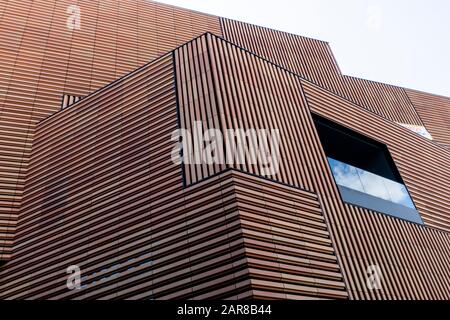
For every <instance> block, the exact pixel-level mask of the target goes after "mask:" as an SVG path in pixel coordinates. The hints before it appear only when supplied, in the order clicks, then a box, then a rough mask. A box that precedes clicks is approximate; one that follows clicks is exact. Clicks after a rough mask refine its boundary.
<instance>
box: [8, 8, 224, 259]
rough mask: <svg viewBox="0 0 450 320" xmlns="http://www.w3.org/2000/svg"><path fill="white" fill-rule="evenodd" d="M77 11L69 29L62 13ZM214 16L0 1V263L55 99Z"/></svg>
mask: <svg viewBox="0 0 450 320" xmlns="http://www.w3.org/2000/svg"><path fill="white" fill-rule="evenodd" d="M73 4H76V5H78V6H79V7H80V10H81V16H80V17H81V29H79V30H77V29H76V30H70V29H68V28H67V20H68V18H69V17H70V14H69V13H68V12H67V9H68V7H69V6H70V5H73ZM206 31H211V32H214V33H215V34H217V35H220V34H221V28H220V23H219V19H218V18H217V17H213V16H210V15H207V14H202V13H197V12H193V11H190V10H185V9H180V8H176V7H173V6H168V5H165V4H161V3H156V2H152V1H144V0H120V1H119V0H108V1H100V0H78V1H72V0H58V1H46V0H35V1H32V0H8V1H0V43H1V46H0V60H1V64H0V143H1V149H0V170H1V171H0V178H1V179H0V260H8V259H9V258H10V255H11V250H12V238H13V234H14V230H15V228H16V221H17V213H18V209H19V206H20V202H21V199H22V194H23V186H24V182H25V177H26V174H27V167H28V163H29V159H30V151H31V145H32V141H33V134H34V130H35V125H36V123H37V122H38V121H40V120H42V119H44V118H46V117H48V116H49V115H51V114H53V113H54V112H56V111H58V110H59V108H60V106H61V99H62V95H63V94H64V93H65V94H69V95H73V96H86V95H87V94H89V93H90V92H93V91H95V90H96V89H99V88H101V87H102V86H104V85H106V84H108V83H110V82H112V81H114V80H116V79H117V78H119V77H121V76H123V75H124V74H126V73H128V72H130V71H132V70H134V69H136V68H137V67H139V66H142V65H143V64H145V63H147V62H149V61H151V60H153V59H155V58H156V57H159V56H161V55H163V54H166V53H167V52H168V51H170V50H173V49H174V48H175V47H176V46H178V45H181V44H183V43H185V42H187V41H189V40H191V39H192V38H194V37H195V36H198V35H200V34H202V33H204V32H206Z"/></svg>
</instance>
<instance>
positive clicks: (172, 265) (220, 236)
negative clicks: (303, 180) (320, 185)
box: [0, 54, 347, 299]
mask: <svg viewBox="0 0 450 320" xmlns="http://www.w3.org/2000/svg"><path fill="white" fill-rule="evenodd" d="M174 75H175V73H174V69H173V58H172V55H171V54H169V55H168V56H166V57H163V58H162V59H159V60H157V61H155V62H153V63H151V64H150V65H148V66H146V67H145V68H143V69H141V70H139V71H137V72H135V73H133V74H131V75H129V76H127V77H126V78H124V79H122V80H121V81H120V82H118V83H116V84H114V85H113V86H111V87H110V88H107V89H104V90H102V91H100V92H98V93H96V94H94V95H92V96H89V97H87V98H85V99H84V100H82V101H80V102H78V103H77V104H76V105H73V106H71V107H69V108H68V109H66V110H64V111H62V112H60V113H58V114H56V115H55V116H53V117H51V118H49V119H47V120H45V121H44V122H43V123H41V124H40V125H38V129H37V133H36V137H35V143H34V147H33V156H32V161H31V164H30V173H29V178H28V181H27V185H26V194H25V197H24V200H23V206H22V211H21V215H20V219H19V228H18V229H17V233H16V241H15V251H14V255H13V260H12V261H11V262H10V263H8V265H7V267H6V268H5V269H4V270H3V271H2V272H1V273H0V298H8V299H18V298H20V299H23V298H28V299H125V298H127V299H138V298H139V299H174V298H193V299H204V298H233V299H238V298H239V299H242V298H251V297H257V298H289V299H305V298H308V299H315V298H346V297H347V292H346V291H345V287H344V283H343V278H342V275H341V273H340V271H339V267H338V264H337V258H336V256H335V254H334V249H333V247H332V243H331V240H330V236H329V233H328V231H327V226H326V223H325V220H324V217H323V214H322V211H321V207H320V203H319V201H318V198H317V196H316V195H314V194H313V193H309V192H306V191H301V190H294V189H292V188H289V187H286V186H278V185H275V184H273V183H269V182H266V181H262V180H259V179H257V178H254V177H247V176H245V175H243V174H237V173H235V174H233V173H231V172H229V173H226V174H224V175H222V176H221V177H216V178H213V179H210V180H208V181H206V182H204V183H202V184H197V185H196V186H195V187H193V188H188V189H183V185H182V181H183V180H182V173H181V168H180V166H177V165H175V164H173V162H172V161H171V157H170V155H171V150H172V149H173V148H174V142H173V141H171V133H172V132H173V131H174V130H176V129H177V126H178V117H177V115H178V114H177V108H176V100H175V79H174ZM256 199H258V201H255V200H256ZM267 219H269V221H270V223H269V224H267V223H266V222H267ZM71 265H78V266H79V267H80V268H81V270H82V275H83V278H84V279H83V282H82V284H83V286H85V287H84V289H82V290H79V291H69V290H68V289H67V287H66V279H67V274H66V269H67V267H68V266H71ZM85 277H86V278H85Z"/></svg>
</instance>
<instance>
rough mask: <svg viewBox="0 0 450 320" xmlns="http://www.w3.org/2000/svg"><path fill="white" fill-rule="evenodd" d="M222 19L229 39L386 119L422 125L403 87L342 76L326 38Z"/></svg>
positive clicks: (224, 31)
mask: <svg viewBox="0 0 450 320" xmlns="http://www.w3.org/2000/svg"><path fill="white" fill-rule="evenodd" d="M221 22H222V27H223V33H224V37H225V38H226V39H227V40H229V41H231V42H232V43H234V44H236V45H239V46H241V47H243V48H245V49H247V50H249V51H251V52H254V53H256V54H257V55H259V56H261V57H263V58H266V59H268V60H270V61H272V62H274V63H275V64H277V65H279V66H281V67H284V68H286V69H288V70H290V71H292V72H294V73H296V74H298V75H300V76H301V77H303V78H305V79H307V80H310V81H311V82H313V83H316V84H318V85H319V86H321V87H323V88H325V89H328V90H330V91H332V92H334V93H337V94H339V95H340V96H342V97H344V98H346V99H349V100H351V101H352V102H355V103H357V104H359V105H360V106H363V107H364V108H366V109H368V110H370V111H372V112H375V113H377V114H379V115H382V116H383V117H385V118H386V119H389V120H392V121H395V122H400V123H406V124H415V125H420V126H423V123H422V120H421V119H420V117H419V115H418V114H417V112H416V111H415V109H414V106H413V104H412V103H411V102H410V101H409V99H408V96H407V95H406V92H405V90H404V89H403V88H399V87H395V86H390V85H387V84H383V83H376V82H373V81H368V80H363V79H357V78H353V77H347V76H343V75H342V73H341V71H340V69H339V67H338V65H337V63H336V60H335V58H334V55H333V53H332V51H331V48H330V45H329V44H328V43H327V42H323V41H319V40H315V39H309V38H305V37H301V36H298V35H293V34H289V33H286V32H281V31H276V30H271V29H268V28H264V27H260V26H255V25H251V24H248V23H244V22H240V21H234V20H230V19H225V18H222V19H221Z"/></svg>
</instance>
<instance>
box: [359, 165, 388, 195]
mask: <svg viewBox="0 0 450 320" xmlns="http://www.w3.org/2000/svg"><path fill="white" fill-rule="evenodd" d="M357 171H358V174H359V177H360V178H361V182H362V185H363V187H364V190H365V192H366V193H367V194H370V195H371V196H374V197H377V198H381V199H384V200H387V201H391V197H390V195H389V192H388V189H387V187H386V185H385V184H384V181H385V180H386V179H385V178H383V177H380V176H377V175H375V174H373V173H370V172H367V171H364V170H361V169H357Z"/></svg>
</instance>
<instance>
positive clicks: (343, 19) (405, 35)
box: [160, 0, 450, 97]
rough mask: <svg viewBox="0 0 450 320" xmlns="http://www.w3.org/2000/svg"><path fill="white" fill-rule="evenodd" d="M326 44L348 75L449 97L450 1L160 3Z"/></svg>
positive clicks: (167, 0) (207, 0) (201, 0)
mask: <svg viewBox="0 0 450 320" xmlns="http://www.w3.org/2000/svg"><path fill="white" fill-rule="evenodd" d="M160 2H164V3H169V4H173V5H177V6H181V7H185V8H190V9H194V10H198V11H202V12H207V13H211V14H216V15H220V16H223V17H227V18H232V19H237V20H241V21H245V22H250V23H254V24H257V25H262V26H266V27H271V28H274V29H278V30H282V31H288V32H292V33H295V34H298V35H303V36H308V37H312V38H315V39H320V40H324V41H328V42H329V43H330V45H331V47H332V49H333V51H334V53H335V55H336V59H337V60H338V63H339V66H340V67H341V70H342V72H343V73H344V74H347V75H351V76H355V77H360V78H365V79H369V80H375V81H381V82H386V83H390V84H395V85H399V86H404V87H408V88H413V89H418V90H422V91H427V92H431V93H436V94H441V95H445V96H449V97H450V1H449V0H160Z"/></svg>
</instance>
